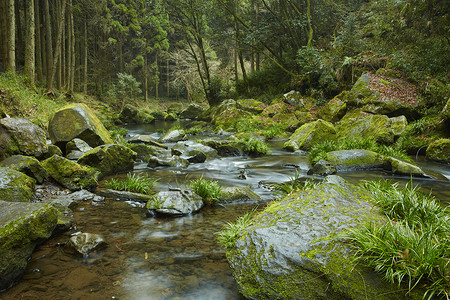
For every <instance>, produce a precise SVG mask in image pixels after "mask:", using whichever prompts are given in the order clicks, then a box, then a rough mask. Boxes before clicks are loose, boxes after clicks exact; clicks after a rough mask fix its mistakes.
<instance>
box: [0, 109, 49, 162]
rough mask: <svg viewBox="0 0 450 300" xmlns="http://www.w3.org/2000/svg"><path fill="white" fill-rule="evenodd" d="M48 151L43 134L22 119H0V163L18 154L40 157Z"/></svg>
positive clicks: (39, 129) (35, 126)
mask: <svg viewBox="0 0 450 300" xmlns="http://www.w3.org/2000/svg"><path fill="white" fill-rule="evenodd" d="M47 151H48V148H47V139H46V138H45V132H44V131H43V130H42V129H41V128H39V127H38V126H37V125H34V124H33V123H31V122H30V121H28V120H26V119H22V118H3V119H0V161H2V160H4V159H5V158H7V157H9V156H12V155H15V154H20V155H26V156H34V157H41V156H43V155H44V154H45V153H46V152H47Z"/></svg>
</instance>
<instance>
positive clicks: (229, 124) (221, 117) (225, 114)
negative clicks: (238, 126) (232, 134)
mask: <svg viewBox="0 0 450 300" xmlns="http://www.w3.org/2000/svg"><path fill="white" fill-rule="evenodd" d="M251 116H253V114H252V113H250V112H248V111H245V110H242V109H239V108H238V106H237V103H236V101H235V100H233V99H229V100H225V101H223V102H222V103H220V105H219V106H217V107H215V108H214V109H213V111H212V114H211V117H212V122H213V123H214V124H215V125H216V126H217V127H222V128H223V129H225V130H227V129H230V128H233V126H234V124H235V123H236V121H237V120H238V119H240V118H247V117H251Z"/></svg>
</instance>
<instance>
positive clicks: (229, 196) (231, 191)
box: [219, 186, 262, 204]
mask: <svg viewBox="0 0 450 300" xmlns="http://www.w3.org/2000/svg"><path fill="white" fill-rule="evenodd" d="M242 202H247V203H259V202H262V199H261V197H260V196H258V195H257V194H256V193H255V192H253V191H252V190H251V189H250V188H249V187H248V186H246V187H226V188H223V189H222V192H221V193H220V196H219V203H225V204H230V203H242Z"/></svg>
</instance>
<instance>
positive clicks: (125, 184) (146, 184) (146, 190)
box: [105, 173, 158, 195]
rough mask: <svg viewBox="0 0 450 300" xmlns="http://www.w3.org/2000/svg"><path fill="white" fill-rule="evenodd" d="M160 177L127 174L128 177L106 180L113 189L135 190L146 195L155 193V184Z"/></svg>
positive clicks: (106, 183)
mask: <svg viewBox="0 0 450 300" xmlns="http://www.w3.org/2000/svg"><path fill="white" fill-rule="evenodd" d="M157 181H158V179H154V178H149V177H148V176H147V175H138V174H135V173H133V174H131V173H128V174H127V178H124V179H115V178H112V179H111V180H110V181H107V182H105V185H106V186H107V187H108V188H110V189H113V190H118V191H127V192H135V193H140V194H145V195H152V194H153V185H154V184H155V183H156V182H157Z"/></svg>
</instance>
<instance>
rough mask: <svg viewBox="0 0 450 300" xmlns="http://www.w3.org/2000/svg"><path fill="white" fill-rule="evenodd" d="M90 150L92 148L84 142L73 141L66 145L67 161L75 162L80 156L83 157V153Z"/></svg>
mask: <svg viewBox="0 0 450 300" xmlns="http://www.w3.org/2000/svg"><path fill="white" fill-rule="evenodd" d="M92 149H93V148H92V147H91V146H89V145H88V143H86V142H85V141H83V140H80V139H73V140H71V141H70V142H68V143H67V145H66V154H67V155H66V157H67V158H68V159H73V160H77V159H79V158H80V157H81V156H83V154H84V153H86V152H88V151H90V150H92Z"/></svg>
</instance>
